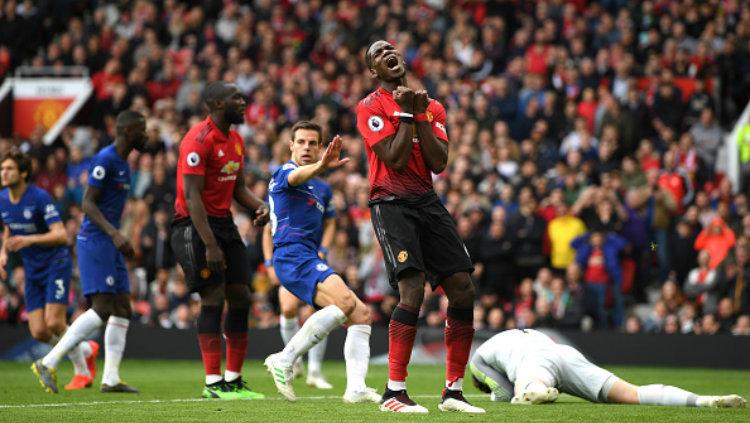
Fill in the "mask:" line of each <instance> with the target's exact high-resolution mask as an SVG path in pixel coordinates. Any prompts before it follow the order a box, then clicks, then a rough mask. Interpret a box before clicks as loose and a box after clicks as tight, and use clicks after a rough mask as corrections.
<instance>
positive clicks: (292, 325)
mask: <svg viewBox="0 0 750 423" xmlns="http://www.w3.org/2000/svg"><path fill="white" fill-rule="evenodd" d="M279 331H280V332H281V339H282V340H284V345H286V344H288V343H289V341H291V339H292V337H293V336H294V334H296V333H297V331H299V318H298V317H297V316H295V317H293V318H291V319H287V318H286V317H284V315H283V314H282V315H281V317H280V318H279Z"/></svg>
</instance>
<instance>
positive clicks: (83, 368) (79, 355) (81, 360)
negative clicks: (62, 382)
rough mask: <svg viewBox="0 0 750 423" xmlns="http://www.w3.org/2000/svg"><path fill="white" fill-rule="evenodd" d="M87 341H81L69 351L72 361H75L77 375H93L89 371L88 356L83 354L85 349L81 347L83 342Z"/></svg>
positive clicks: (74, 366)
mask: <svg viewBox="0 0 750 423" xmlns="http://www.w3.org/2000/svg"><path fill="white" fill-rule="evenodd" d="M87 343H88V342H86V341H83V342H80V343H79V344H78V345H76V346H75V347H73V349H72V350H70V351H69V352H68V358H69V359H70V361H71V363H73V368H74V369H75V373H76V374H77V375H83V376H91V373H89V366H87V365H86V356H85V355H84V354H83V351H82V350H83V349H82V348H81V345H82V344H87Z"/></svg>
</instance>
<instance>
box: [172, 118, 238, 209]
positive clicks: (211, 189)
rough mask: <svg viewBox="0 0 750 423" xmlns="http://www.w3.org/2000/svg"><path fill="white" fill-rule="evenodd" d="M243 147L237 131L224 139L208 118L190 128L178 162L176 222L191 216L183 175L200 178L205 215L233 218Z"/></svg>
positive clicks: (181, 145) (183, 141) (181, 146)
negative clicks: (231, 207)
mask: <svg viewBox="0 0 750 423" xmlns="http://www.w3.org/2000/svg"><path fill="white" fill-rule="evenodd" d="M244 153H245V144H244V143H243V142H242V137H240V134H238V133H237V132H236V131H229V136H225V135H224V134H223V133H222V132H221V130H220V129H219V128H217V127H216V125H215V124H214V122H213V121H212V120H211V118H210V117H207V118H206V119H205V120H203V121H202V122H200V123H199V124H197V125H195V126H193V127H192V128H190V130H189V131H188V133H187V134H185V137H184V138H183V139H182V142H180V159H179V161H178V162H177V198H176V199H175V204H174V209H175V218H177V219H180V218H185V217H188V216H190V212H189V210H188V207H187V203H186V202H185V189H184V186H183V181H182V176H183V175H203V176H204V185H203V192H202V193H201V198H202V199H203V205H204V207H205V208H206V213H207V214H208V215H209V216H214V217H229V216H231V215H232V213H231V211H230V210H229V207H230V206H231V205H232V197H233V194H234V184H235V183H236V182H237V178H241V177H242V168H243V156H244Z"/></svg>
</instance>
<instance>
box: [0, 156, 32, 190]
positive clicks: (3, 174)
mask: <svg viewBox="0 0 750 423" xmlns="http://www.w3.org/2000/svg"><path fill="white" fill-rule="evenodd" d="M0 179H1V180H2V184H3V188H5V187H14V186H16V185H18V183H19V182H21V180H23V181H24V182H29V179H31V159H30V158H29V156H27V155H26V154H23V153H22V152H21V150H19V149H17V148H12V149H11V150H10V151H9V152H7V153H5V155H3V158H2V161H0Z"/></svg>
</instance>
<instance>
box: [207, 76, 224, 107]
mask: <svg viewBox="0 0 750 423" xmlns="http://www.w3.org/2000/svg"><path fill="white" fill-rule="evenodd" d="M226 96H227V83H226V82H224V81H214V82H211V83H210V84H208V85H206V88H205V89H204V90H203V102H204V103H205V104H206V106H207V107H208V109H209V110H213V107H214V104H215V103H216V102H217V101H220V100H223V99H224V97H226Z"/></svg>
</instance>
